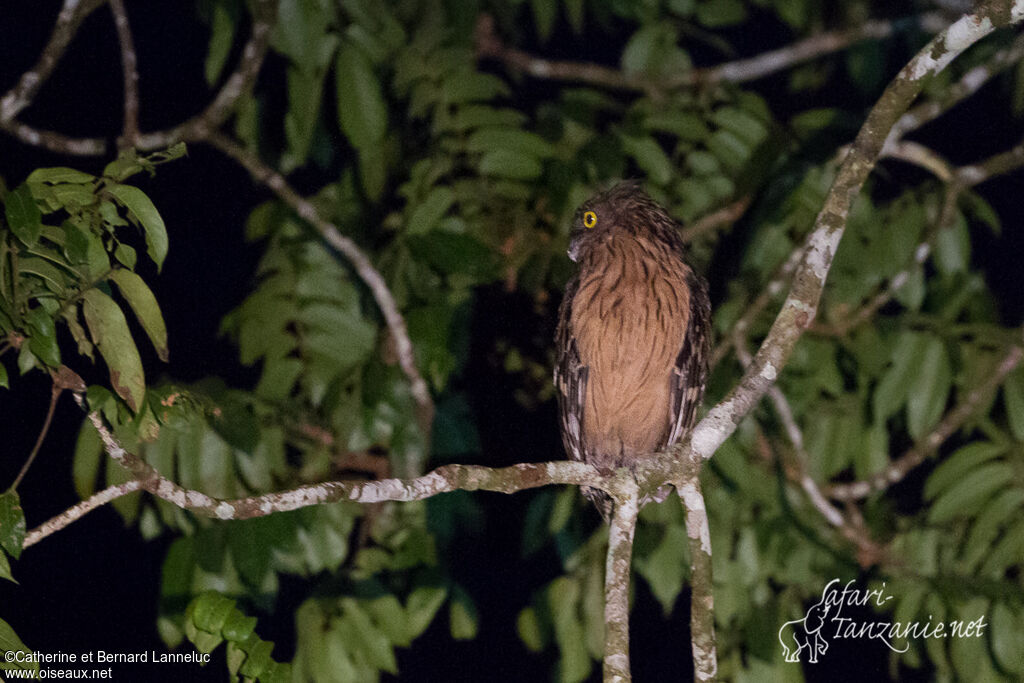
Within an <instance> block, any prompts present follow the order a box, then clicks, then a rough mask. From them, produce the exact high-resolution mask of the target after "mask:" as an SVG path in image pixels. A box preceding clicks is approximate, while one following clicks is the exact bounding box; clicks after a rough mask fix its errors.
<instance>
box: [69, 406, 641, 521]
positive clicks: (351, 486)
mask: <svg viewBox="0 0 1024 683" xmlns="http://www.w3.org/2000/svg"><path fill="white" fill-rule="evenodd" d="M74 396H75V401H77V402H78V404H79V405H80V406H82V408H83V409H85V403H84V400H83V398H82V395H81V394H78V393H76V394H75V395H74ZM88 419H89V421H90V422H91V423H92V425H93V427H95V428H96V431H97V432H98V433H99V435H100V439H101V440H102V442H103V448H104V450H105V451H106V452H107V455H109V456H110V457H111V458H113V459H114V461H115V462H117V464H119V465H120V466H121V467H123V468H124V469H125V470H127V471H128V473H129V474H130V475H131V476H132V478H134V479H136V480H138V481H139V482H140V483H141V486H142V488H143V489H144V490H145V491H148V492H149V493H151V494H153V495H154V496H156V497H157V498H161V499H162V500H166V501H167V502H169V503H171V504H173V505H176V506H177V507H180V508H182V509H184V510H189V511H191V512H194V513H195V514H198V515H203V516H205V517H214V518H217V519H250V518H252V517H264V516H266V515H269V514H272V513H275V512H285V511H288V510H297V509H299V508H304V507H309V506H311V505H320V504H323V503H336V502H339V501H343V500H347V501H352V502H355V503H380V502H384V501H389V500H394V501H411V500H423V499H425V498H430V497H431V496H435V495H437V494H439V493H447V492H450V491H455V490H463V491H477V490H482V491H497V492H499V493H514V492H516V491H522V490H524V489H531V488H537V487H539V486H547V485H548V484H572V485H574V486H582V485H586V486H592V487H596V488H599V489H602V490H605V491H607V492H608V493H609V494H611V495H613V496H615V497H620V498H625V497H627V496H628V495H632V493H631V491H632V489H633V488H635V487H636V483H635V482H634V481H633V479H632V478H631V477H628V476H622V475H617V474H611V475H603V474H601V473H600V472H598V471H597V469H595V468H594V467H592V466H590V465H587V464H585V463H581V462H571V461H559V462H542V463H522V464H518V465H511V466H509V467H504V468H500V469H495V468H490V467H480V466H476V465H444V466H442V467H438V468H437V469H436V470H434V471H432V472H430V473H428V474H425V475H423V476H421V477H415V478H410V479H380V480H376V481H329V482H323V483H321V484H313V485H309V486H300V487H298V488H295V489H291V490H289V491H282V492H278V493H267V494H263V495H258V496H249V497H247V498H237V499H233V500H224V499H220V498H214V497H213V496H208V495H206V494H205V493H203V492H201V491H196V490H194V489H186V488H183V487H181V486H179V485H178V484H176V483H174V482H173V481H171V480H170V479H168V478H167V477H165V476H163V475H162V474H161V473H160V472H158V471H157V470H156V469H155V468H153V466H152V465H150V464H148V463H147V462H145V461H144V460H142V458H140V457H139V456H137V455H135V454H134V453H132V452H131V451H129V450H127V449H126V448H124V447H123V446H122V445H121V444H120V443H118V441H117V439H116V438H115V437H114V435H113V434H112V433H111V431H110V429H108V428H107V426H106V425H105V424H104V423H103V418H102V417H101V416H100V414H99V413H98V412H96V411H92V412H89V414H88ZM631 487H632V488H631Z"/></svg>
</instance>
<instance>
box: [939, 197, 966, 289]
mask: <svg viewBox="0 0 1024 683" xmlns="http://www.w3.org/2000/svg"><path fill="white" fill-rule="evenodd" d="M934 262H935V267H936V268H937V269H938V271H939V272H940V273H942V274H943V275H952V274H954V273H962V272H964V271H966V270H967V267H968V265H970V262H971V236H970V233H969V232H968V230H967V221H966V220H965V219H964V215H963V214H962V213H960V212H959V211H958V212H957V214H956V220H955V221H954V222H953V225H950V226H949V227H946V228H943V229H942V230H939V234H937V235H936V236H935V252H934Z"/></svg>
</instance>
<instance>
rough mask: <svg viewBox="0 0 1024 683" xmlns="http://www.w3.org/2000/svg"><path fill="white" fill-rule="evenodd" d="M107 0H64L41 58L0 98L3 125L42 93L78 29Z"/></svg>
mask: <svg viewBox="0 0 1024 683" xmlns="http://www.w3.org/2000/svg"><path fill="white" fill-rule="evenodd" d="M104 1H105V0H84V1H83V0H64V5H63V6H62V7H61V9H60V13H59V14H58V15H57V21H56V23H55V24H54V26H53V32H52V33H51V34H50V39H49V41H47V43H46V46H45V47H44V48H43V51H42V52H41V53H40V54H39V60H38V61H37V62H36V63H35V65H34V66H33V67H32V68H31V69H29V70H28V71H26V72H25V73H23V74H22V75H21V78H20V79H18V83H17V84H16V85H15V86H14V87H13V88H11V89H10V90H9V91H7V93H5V94H4V96H3V97H2V98H0V125H2V126H3V127H4V128H8V126H10V124H11V123H12V122H13V121H14V118H15V117H16V116H17V115H18V114H19V113H20V112H21V111H22V110H23V109H25V107H27V106H28V105H29V104H31V103H32V99H33V98H34V97H35V96H36V93H38V92H39V88H41V87H42V85H43V83H45V82H46V79H47V78H49V77H50V74H51V73H53V69H54V67H56V66H57V62H59V61H60V58H61V55H63V54H64V50H66V49H67V47H68V45H69V44H70V43H71V40H72V39H73V38H74V37H75V34H76V33H77V32H78V27H79V26H81V24H82V22H83V21H84V20H85V18H86V17H87V16H89V14H90V13H92V12H93V10H95V9H96V8H97V7H99V6H100V5H102V4H103V2H104Z"/></svg>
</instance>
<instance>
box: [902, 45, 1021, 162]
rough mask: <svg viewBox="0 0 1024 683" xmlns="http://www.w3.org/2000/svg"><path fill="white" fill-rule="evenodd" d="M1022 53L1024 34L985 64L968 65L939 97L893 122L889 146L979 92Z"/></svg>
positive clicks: (916, 107) (1017, 59)
mask: <svg viewBox="0 0 1024 683" xmlns="http://www.w3.org/2000/svg"><path fill="white" fill-rule="evenodd" d="M1022 57H1024V35H1021V36H1018V37H1017V39H1016V40H1015V41H1013V44H1012V45H1010V46H1009V47H1007V48H1004V49H1002V50H999V51H998V52H996V53H995V54H993V55H992V56H991V57H989V58H988V60H987V61H986V62H985V63H984V64H979V65H978V66H976V67H974V68H973V69H969V70H968V71H967V73H965V74H964V75H963V76H961V77H960V80H959V81H957V82H956V83H954V84H953V85H952V86H950V87H949V88H947V89H945V90H944V91H943V92H942V94H941V96H939V97H938V98H937V99H933V100H929V101H927V102H922V103H921V104H919V105H917V106H915V107H912V108H911V109H910V110H909V111H908V112H907V113H905V114H903V115H902V116H901V117H900V118H899V120H898V121H897V122H896V125H894V126H893V128H892V132H890V133H889V140H888V142H887V146H888V145H890V144H894V143H896V142H899V141H900V140H901V139H903V137H904V136H905V135H906V134H907V133H909V132H911V131H913V130H917V129H918V128H920V127H921V126H923V125H925V124H926V123H929V122H931V121H934V120H935V119H937V118H939V117H940V116H942V115H943V114H944V113H945V112H947V111H949V110H950V109H952V108H953V107H955V106H956V105H957V104H959V103H960V102H962V101H964V100H965V99H967V98H968V97H970V96H971V95H973V94H974V93H976V92H978V90H980V89H981V87H982V86H983V85H985V84H986V83H988V81H989V80H990V79H992V77H993V76H996V75H998V74H999V73H1001V72H1002V71H1004V70H1005V69H1006V68H1007V67H1009V66H1012V65H1013V64H1016V63H1017V62H1019V61H1020V60H1021V58H1022Z"/></svg>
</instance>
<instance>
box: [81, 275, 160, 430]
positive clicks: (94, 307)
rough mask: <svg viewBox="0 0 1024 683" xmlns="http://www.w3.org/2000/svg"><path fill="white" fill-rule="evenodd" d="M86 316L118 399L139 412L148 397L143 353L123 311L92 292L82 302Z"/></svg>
mask: <svg viewBox="0 0 1024 683" xmlns="http://www.w3.org/2000/svg"><path fill="white" fill-rule="evenodd" d="M82 312H83V314H84V315H85V323H86V325H87V326H88V327H89V334H90V335H92V340H93V342H95V344H96V346H97V347H98V348H99V350H100V354H102V356H103V360H105V361H106V362H107V367H108V368H109V369H110V383H111V386H113V388H114V391H116V392H117V394H118V396H120V397H121V398H123V399H124V400H125V401H126V402H127V403H128V405H129V407H131V409H132V410H133V411H135V412H138V410H139V406H141V405H142V397H143V395H144V394H145V393H146V379H145V375H144V374H143V371H142V360H141V359H140V358H139V350H138V349H137V348H135V342H134V341H133V340H132V335H131V333H130V332H129V331H128V322H127V321H126V320H125V318H124V314H123V313H122V312H121V309H120V307H119V306H118V305H117V304H116V303H114V300H113V299H111V298H110V297H109V296H107V295H106V294H104V293H103V292H101V291H99V290H98V289H90V290H88V291H87V292H86V293H85V295H84V296H83V299H82Z"/></svg>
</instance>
